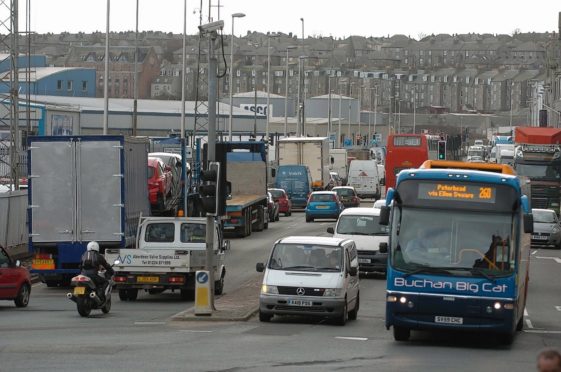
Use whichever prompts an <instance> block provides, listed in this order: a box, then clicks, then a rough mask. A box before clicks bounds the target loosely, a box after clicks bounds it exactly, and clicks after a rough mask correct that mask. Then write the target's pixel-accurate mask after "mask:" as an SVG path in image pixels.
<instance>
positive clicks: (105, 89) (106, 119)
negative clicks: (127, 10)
mask: <svg viewBox="0 0 561 372" xmlns="http://www.w3.org/2000/svg"><path fill="white" fill-rule="evenodd" d="M110 4H111V0H107V14H106V21H105V22H106V24H105V61H104V62H105V72H104V75H105V76H104V80H103V134H104V135H107V131H108V128H109V93H108V86H109V58H110V56H109V14H110Z"/></svg>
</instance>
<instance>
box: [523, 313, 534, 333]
mask: <svg viewBox="0 0 561 372" xmlns="http://www.w3.org/2000/svg"><path fill="white" fill-rule="evenodd" d="M524 316H525V317H526V319H525V321H526V326H527V327H528V328H530V329H531V328H534V325H533V324H532V321H531V320H530V318H529V317H530V315H529V314H528V310H526V308H524Z"/></svg>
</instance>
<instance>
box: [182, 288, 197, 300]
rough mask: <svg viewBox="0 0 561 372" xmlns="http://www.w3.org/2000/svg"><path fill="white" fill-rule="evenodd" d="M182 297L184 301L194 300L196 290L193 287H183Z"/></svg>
mask: <svg viewBox="0 0 561 372" xmlns="http://www.w3.org/2000/svg"><path fill="white" fill-rule="evenodd" d="M181 299H182V300H183V301H193V300H194V299H195V291H194V290H193V289H188V288H185V289H182V290H181Z"/></svg>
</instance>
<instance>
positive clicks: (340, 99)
mask: <svg viewBox="0 0 561 372" xmlns="http://www.w3.org/2000/svg"><path fill="white" fill-rule="evenodd" d="M338 84H339V82H338ZM341 94H342V92H341V84H339V123H338V129H337V148H340V147H341V105H342V100H343V98H342V95H341Z"/></svg>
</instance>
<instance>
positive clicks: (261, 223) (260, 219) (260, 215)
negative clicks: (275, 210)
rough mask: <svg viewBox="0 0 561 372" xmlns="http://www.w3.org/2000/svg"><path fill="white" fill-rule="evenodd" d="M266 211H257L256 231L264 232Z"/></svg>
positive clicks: (259, 209) (261, 209) (260, 209)
mask: <svg viewBox="0 0 561 372" xmlns="http://www.w3.org/2000/svg"><path fill="white" fill-rule="evenodd" d="M265 218H266V216H265V210H264V209H263V208H262V207H259V208H258V209H257V222H255V231H263V229H264V228H265Z"/></svg>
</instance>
